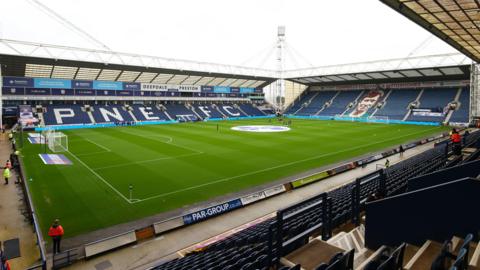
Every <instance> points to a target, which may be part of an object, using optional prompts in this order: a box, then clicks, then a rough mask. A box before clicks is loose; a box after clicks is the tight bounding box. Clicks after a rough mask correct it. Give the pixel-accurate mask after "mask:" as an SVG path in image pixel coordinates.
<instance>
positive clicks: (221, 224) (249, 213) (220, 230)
mask: <svg viewBox="0 0 480 270" xmlns="http://www.w3.org/2000/svg"><path fill="white" fill-rule="evenodd" d="M434 143H435V142H430V143H428V144H424V145H421V146H418V147H415V148H412V149H409V150H407V151H406V152H405V154H404V157H403V158H400V156H399V155H398V154H397V155H395V156H392V157H388V159H389V161H390V164H391V165H394V164H396V163H398V162H400V161H402V160H405V159H408V158H409V157H412V156H415V155H418V154H419V153H422V152H424V151H426V150H428V149H431V148H432V147H433V145H434ZM385 160H386V159H381V160H377V161H376V162H374V163H370V164H368V165H366V166H365V167H358V168H356V169H354V170H351V171H348V172H345V173H343V174H340V175H337V176H333V177H331V178H328V179H326V180H323V181H320V182H316V183H313V184H311V185H310V186H308V187H306V188H302V189H295V190H293V191H291V192H289V193H284V194H281V195H278V196H276V197H273V198H271V199H269V200H263V201H260V202H258V203H256V204H252V205H249V206H248V207H245V208H242V209H239V210H236V211H234V212H231V213H227V214H224V215H220V216H217V217H214V218H212V219H209V220H206V221H204V222H201V223H197V224H194V225H191V226H188V227H184V228H180V229H178V230H175V231H172V232H167V233H165V234H162V235H160V236H157V237H156V238H155V239H153V240H148V241H145V242H140V243H138V244H135V245H133V246H130V247H127V248H124V249H120V250H118V251H117V252H114V253H107V254H104V255H99V256H97V257H95V258H92V259H89V260H87V261H81V262H79V263H78V264H75V265H72V266H70V267H68V268H67V269H79V270H80V269H96V267H97V266H99V265H100V266H101V265H107V266H109V267H110V268H106V269H119V270H120V269H148V268H150V267H154V266H157V265H159V264H162V263H164V262H166V261H169V260H172V259H174V258H178V257H179V256H180V255H185V254H186V253H189V252H192V251H194V250H197V249H199V248H201V247H203V246H205V245H207V244H211V243H214V242H215V241H220V240H222V239H224V238H226V237H228V236H229V235H231V234H233V233H236V232H238V231H240V230H244V229H246V228H248V227H249V226H252V225H254V224H256V223H259V222H262V221H264V220H266V219H268V218H271V217H273V216H274V213H275V212H276V211H277V210H278V209H279V208H285V207H287V206H290V205H292V204H296V203H299V202H302V201H304V200H305V199H306V198H309V197H312V196H315V195H317V194H320V193H322V192H326V191H330V190H333V189H335V188H338V187H341V186H343V185H345V184H346V183H349V182H351V181H352V180H353V179H355V178H357V177H360V176H363V175H365V174H368V173H371V172H374V171H376V170H377V169H378V167H379V166H380V167H383V165H384V163H385ZM328 167H331V166H328ZM323 169H324V168H318V169H316V170H315V171H322V170H323ZM311 173H313V171H309V172H305V173H304V175H309V174H311Z"/></svg>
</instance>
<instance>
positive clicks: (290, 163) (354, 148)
mask: <svg viewBox="0 0 480 270" xmlns="http://www.w3.org/2000/svg"><path fill="white" fill-rule="evenodd" d="M433 129H436V128H431V129H426V130H422V131H418V132H413V133H408V134H405V135H402V136H397V137H390V138H388V139H386V140H382V141H376V142H373V143H368V144H362V145H359V146H355V147H351V148H346V149H343V150H339V151H335V152H330V153H326V154H321V155H317V156H313V157H309V158H305V159H301V160H296V161H292V162H288V163H284V164H280V165H277V166H273V167H269V168H265V169H261V170H257V171H252V172H248V173H244V174H239V175H236V176H231V177H226V178H222V179H218V180H215V181H211V182H207V183H203V184H200V185H196V186H191V187H187V188H183V189H178V190H174V191H171V192H166V193H162V194H158V195H155V196H151V197H147V198H145V199H137V201H135V202H131V203H139V202H143V201H147V200H152V199H156V198H161V197H165V196H168V195H172V194H176V193H180V192H184V191H188V190H193V189H197V188H201V187H205V186H209V185H214V184H218V183H222V182H227V181H231V180H234V179H237V178H240V177H244V176H249V175H255V174H257V173H262V172H267V171H271V170H274V169H278V168H282V167H287V166H290V165H294V164H298V163H302V162H305V161H310V160H315V159H318V158H321V157H328V156H332V155H336V154H340V153H343V152H348V151H352V150H357V149H361V148H363V147H367V146H371V145H376V144H379V143H384V142H388V141H391V140H396V139H400V138H403V137H408V136H411V135H416V134H420V133H424V132H427V131H430V130H433Z"/></svg>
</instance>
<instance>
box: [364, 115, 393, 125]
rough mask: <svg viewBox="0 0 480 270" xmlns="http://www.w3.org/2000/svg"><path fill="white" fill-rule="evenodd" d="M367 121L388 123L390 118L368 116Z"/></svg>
mask: <svg viewBox="0 0 480 270" xmlns="http://www.w3.org/2000/svg"><path fill="white" fill-rule="evenodd" d="M368 120H372V121H375V122H381V123H387V124H388V123H390V118H389V117H388V116H370V117H368Z"/></svg>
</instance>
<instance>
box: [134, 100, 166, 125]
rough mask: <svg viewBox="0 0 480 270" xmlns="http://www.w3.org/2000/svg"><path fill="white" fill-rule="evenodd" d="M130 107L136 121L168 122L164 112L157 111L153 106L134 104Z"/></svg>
mask: <svg viewBox="0 0 480 270" xmlns="http://www.w3.org/2000/svg"><path fill="white" fill-rule="evenodd" d="M130 107H131V108H132V111H131V112H132V113H133V115H134V116H135V118H136V119H137V121H155V120H165V121H167V120H170V118H169V117H168V116H167V115H166V114H165V112H163V111H161V110H159V109H158V108H157V106H155V105H140V104H134V105H131V106H130Z"/></svg>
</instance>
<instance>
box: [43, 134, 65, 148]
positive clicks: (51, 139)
mask: <svg viewBox="0 0 480 270" xmlns="http://www.w3.org/2000/svg"><path fill="white" fill-rule="evenodd" d="M43 136H44V137H45V140H46V143H47V145H48V149H50V151H52V152H54V153H57V152H66V151H68V136H67V135H65V134H64V133H63V132H58V131H55V130H54V129H48V130H46V131H45V132H44V134H43Z"/></svg>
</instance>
